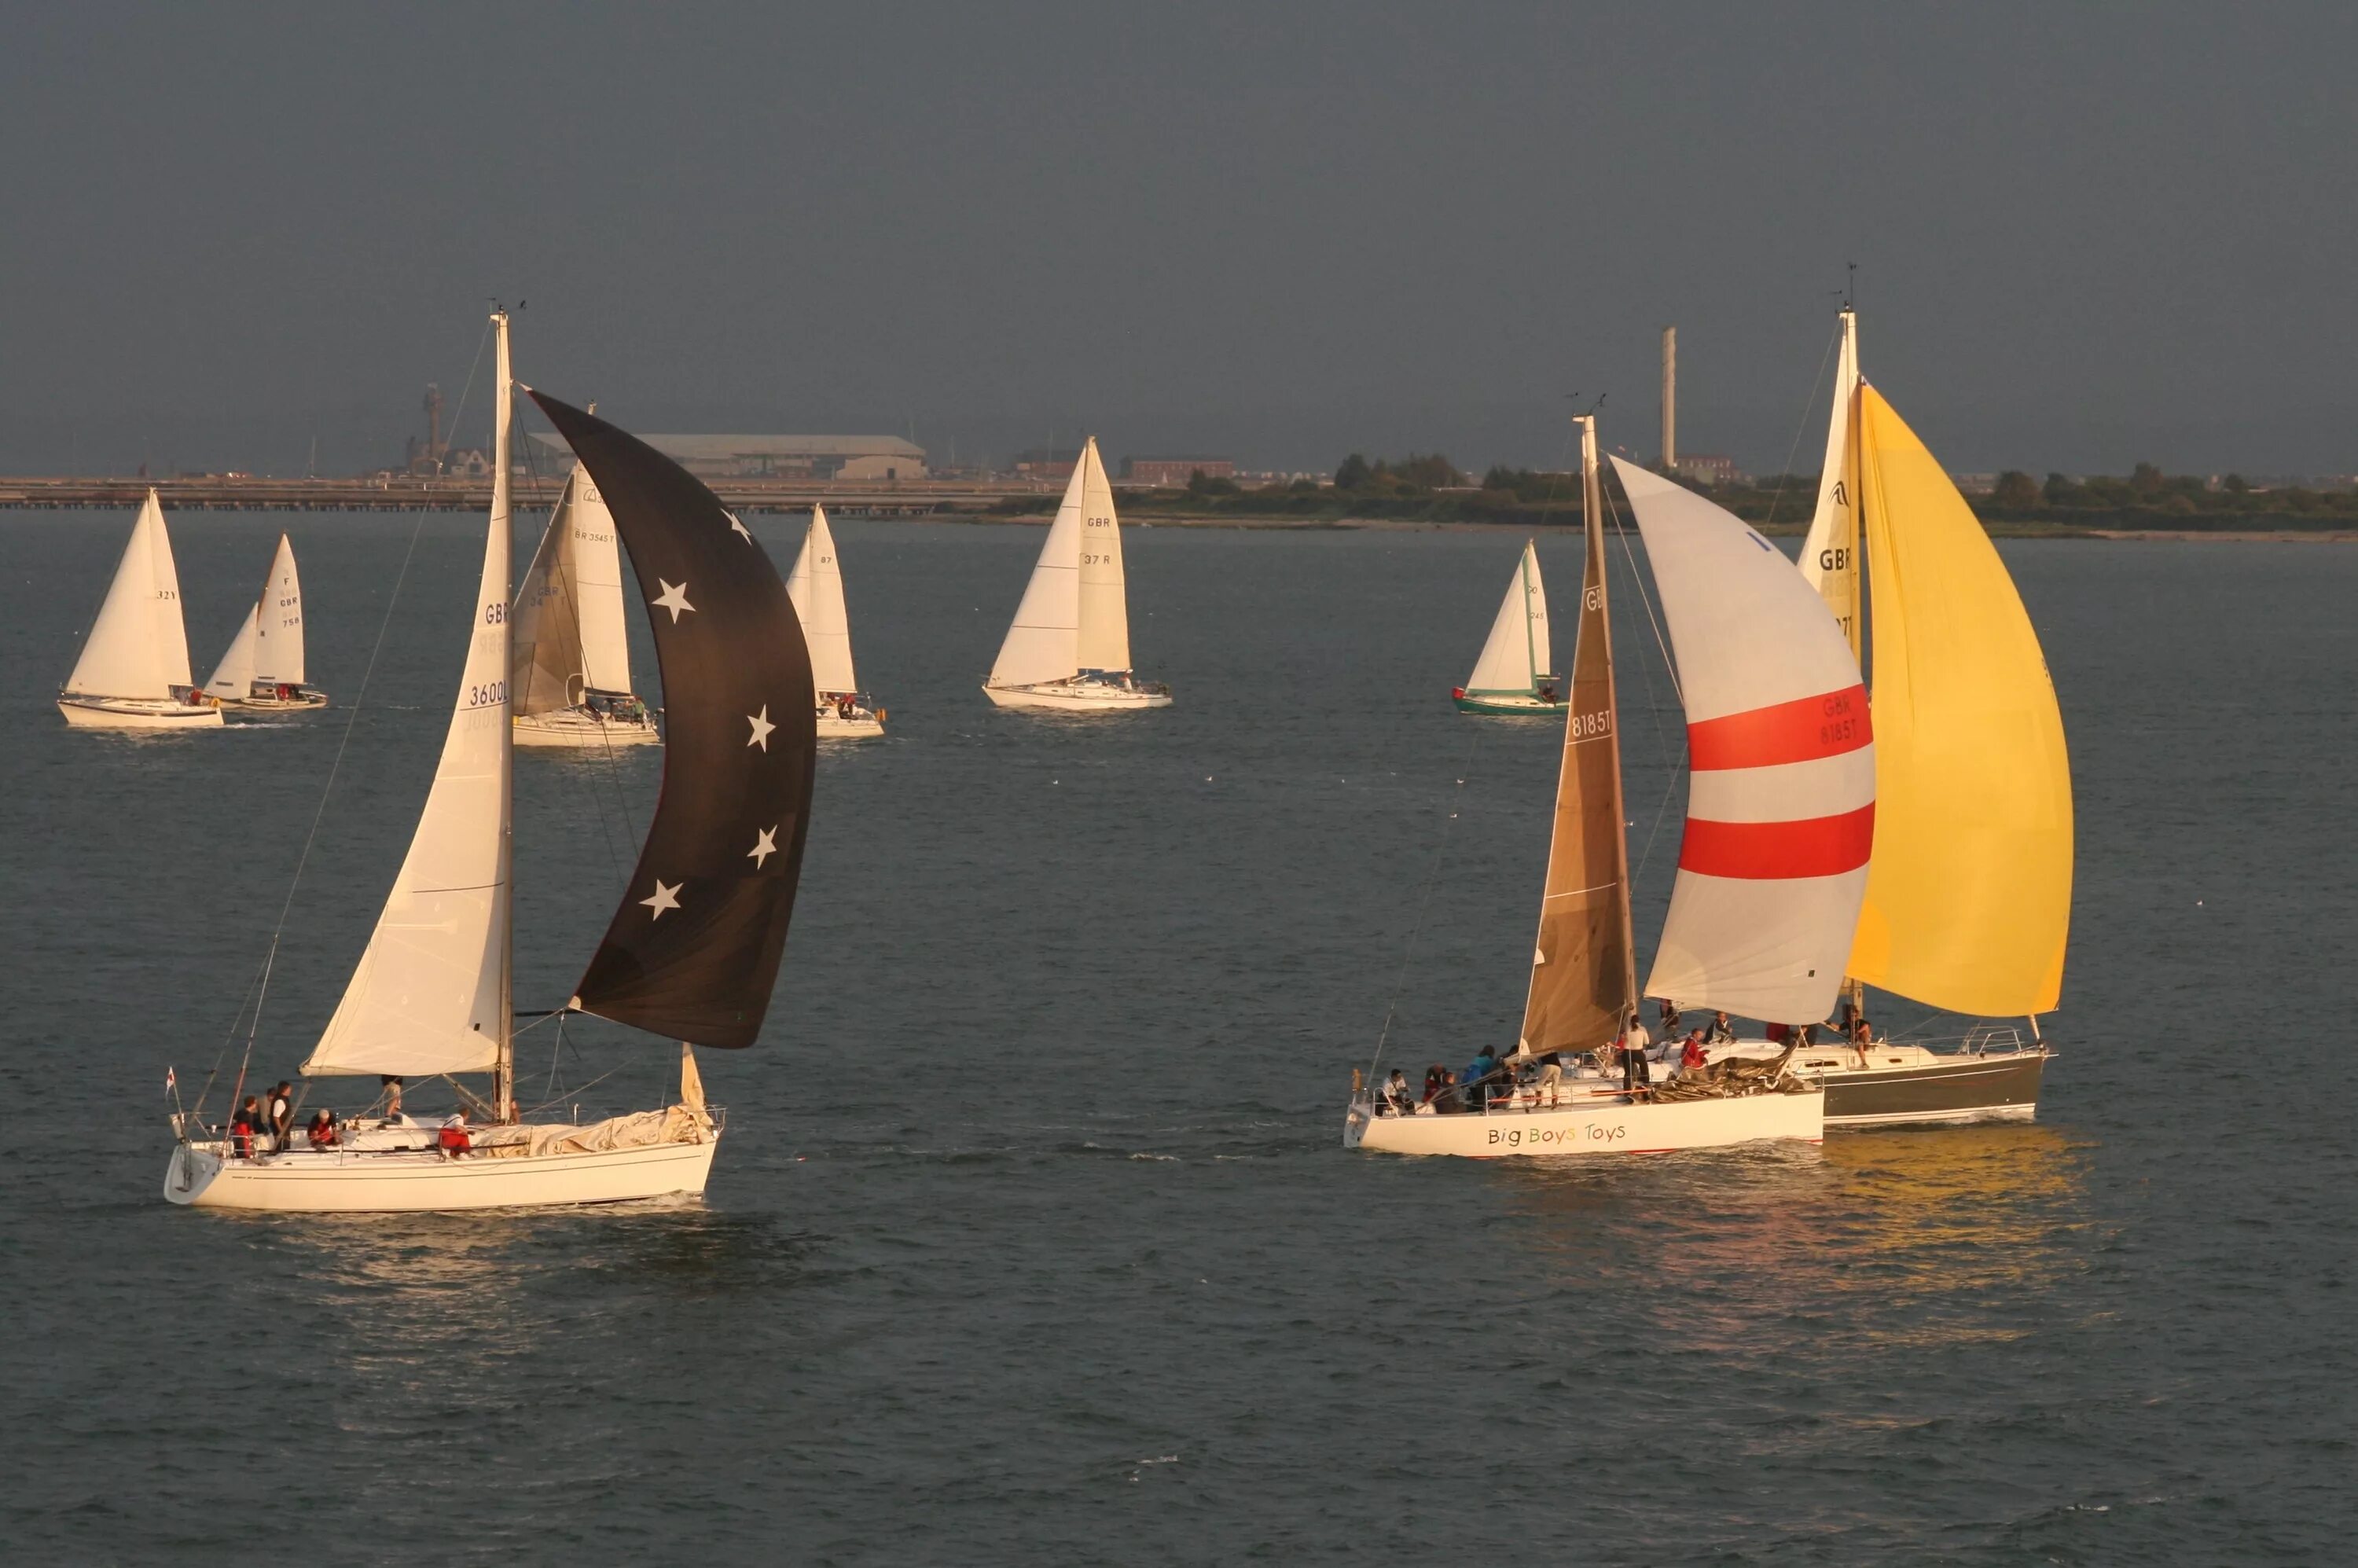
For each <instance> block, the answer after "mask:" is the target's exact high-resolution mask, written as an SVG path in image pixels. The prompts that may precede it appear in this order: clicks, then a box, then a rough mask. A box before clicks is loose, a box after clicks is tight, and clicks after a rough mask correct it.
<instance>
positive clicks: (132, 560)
mask: <svg viewBox="0 0 2358 1568" xmlns="http://www.w3.org/2000/svg"><path fill="white" fill-rule="evenodd" d="M188 684H189V634H188V632H187V630H186V628H184V627H183V626H182V624H181V622H180V574H179V570H178V568H177V567H175V566H174V565H173V562H172V540H171V536H170V535H168V533H167V532H166V531H165V528H164V505H163V503H161V502H160V501H158V500H157V499H156V492H154V491H152V490H151V491H149V492H147V500H146V503H145V504H143V505H142V506H141V507H140V508H139V521H138V522H136V523H135V524H132V528H131V542H130V543H129V544H127V545H125V546H124V548H123V559H122V560H121V561H120V562H119V563H118V564H117V565H116V567H115V568H114V582H113V583H112V584H110V585H109V586H108V588H107V590H106V601H105V602H104V603H103V604H102V605H100V606H99V611H98V620H97V621H96V622H93V623H92V626H91V629H90V636H89V638H88V640H86V641H85V642H84V643H82V647H81V658H79V659H77V660H75V661H74V667H73V674H71V675H70V676H67V677H66V684H65V689H66V690H68V691H70V692H79V693H81V694H82V695H83V696H87V697H170V696H171V695H172V687H175V686H187V685H188Z"/></svg>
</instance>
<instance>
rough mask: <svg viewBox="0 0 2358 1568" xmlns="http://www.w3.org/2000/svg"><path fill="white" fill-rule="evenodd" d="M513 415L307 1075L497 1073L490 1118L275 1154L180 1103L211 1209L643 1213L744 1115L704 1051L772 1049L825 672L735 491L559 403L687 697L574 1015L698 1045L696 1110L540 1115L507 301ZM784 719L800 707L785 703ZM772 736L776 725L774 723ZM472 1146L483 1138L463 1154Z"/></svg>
mask: <svg viewBox="0 0 2358 1568" xmlns="http://www.w3.org/2000/svg"><path fill="white" fill-rule="evenodd" d="M492 324H493V328H494V330H495V332H496V334H497V355H496V361H495V362H496V366H497V372H496V373H497V376H498V391H497V401H498V428H497V432H496V434H495V436H494V440H493V445H494V449H495V468H494V473H493V479H492V511H491V522H490V527H489V528H488V530H487V533H486V537H485V540H484V550H483V566H482V575H481V582H480V586H479V589H478V592H477V595H476V601H475V604H474V606H473V613H472V616H471V629H470V633H469V643H468V654H467V663H466V667H465V670H464V672H463V673H462V675H461V677H460V686H459V695H458V698H457V701H456V703H455V704H454V708H453V712H452V714H451V719H450V726H449V731H448V733H447V734H446V736H445V739H444V741H443V747H442V753H441V758H440V761H439V762H438V766H437V768H436V771H435V776H434V783H433V785H432V787H431V789H430V790H429V791H428V793H427V800H426V806H425V809H424V811H423V813H422V814H421V815H420V817H419V819H418V825H417V829H416V835H415V837H414V838H412V839H411V841H410V846H409V853H408V855H407V857H406V859H405V860H403V862H402V867H401V871H400V872H399V873H398V875H397V876H396V877H395V881H394V886H393V891H392V892H391V894H390V895H389V896H388V897H387V899H386V901H385V905H384V913H383V914H381V915H380V916H379V917H378V921H377V925H376V928H375V930H374V932H373V934H372V935H371V936H370V939H369V943H368V946H367V948H366V950H365V951H364V952H363V953H362V956H361V959H360V963H359V965H358V966H357V967H356V968H355V969H354V971H353V974H352V980H351V982H350V983H349V984H348V985H347V987H346V988H345V990H344V995H343V999H342V1000H341V1002H340V1003H339V1004H338V1005H337V1008H336V1011H335V1014H334V1016H333V1017H332V1018H331V1019H330V1021H329V1023H328V1026H327V1028H326V1030H325V1032H324V1033H322V1034H321V1035H320V1037H319V1041H318V1043H317V1044H315V1045H314V1046H313V1047H312V1050H311V1054H310V1056H309V1058H308V1060H307V1061H306V1062H305V1063H304V1064H303V1072H304V1074H305V1075H306V1076H312V1077H319V1076H336V1075H353V1076H360V1075H372V1074H373V1075H380V1076H402V1077H410V1078H421V1077H444V1078H448V1079H449V1081H450V1082H452V1083H453V1084H454V1085H456V1084H458V1082H459V1080H460V1076H463V1075H471V1074H488V1075H489V1076H490V1087H489V1093H488V1095H485V1096H481V1097H477V1096H474V1095H472V1094H471V1093H469V1094H468V1096H467V1098H470V1099H472V1100H474V1101H475V1102H476V1103H478V1104H480V1105H481V1106H483V1107H484V1108H485V1109H486V1112H487V1120H488V1122H489V1125H487V1126H484V1127H481V1128H480V1129H475V1130H469V1131H468V1132H467V1133H466V1134H465V1135H464V1136H463V1137H461V1138H459V1139H457V1140H455V1141H454V1143H453V1145H452V1146H450V1147H445V1146H443V1144H442V1135H441V1132H440V1130H436V1129H431V1128H427V1127H423V1126H421V1125H420V1124H419V1123H417V1122H416V1121H413V1120H410V1119H406V1118H402V1117H398V1116H395V1117H391V1118H387V1119H381V1120H379V1121H377V1122H375V1123H373V1124H370V1123H368V1122H366V1121H362V1122H359V1123H356V1124H354V1125H353V1126H352V1127H351V1128H349V1129H348V1130H346V1132H345V1135H344V1136H343V1137H342V1138H341V1141H339V1143H338V1144H337V1145H336V1146H334V1147H330V1148H315V1149H303V1150H295V1149H286V1150H271V1149H268V1148H266V1147H265V1142H266V1141H265V1140H259V1139H251V1138H248V1137H246V1136H244V1135H243V1131H242V1130H240V1129H235V1128H233V1129H229V1130H223V1129H222V1128H220V1127H218V1126H214V1125H211V1124H208V1123H207V1122H206V1120H205V1119H204V1116H203V1111H202V1106H201V1103H200V1106H199V1107H198V1108H197V1109H196V1110H193V1111H183V1112H180V1113H178V1114H176V1115H175V1117H174V1118H173V1125H174V1131H175V1134H176V1137H177V1140H178V1146H177V1147H176V1148H175V1149H174V1151H173V1152H172V1155H171V1157H170V1160H169V1162H168V1166H167V1169H166V1173H165V1179H164V1195H165V1197H166V1198H167V1199H168V1200H169V1201H171V1202H172V1203H175V1204H179V1205H184V1206H190V1207H198V1208H240V1209H266V1210H275V1211H278V1212H296V1213H337V1212H358V1211H381V1210H425V1211H431V1210H443V1209H469V1208H489V1207H516V1206H547V1205H571V1204H596V1203H617V1202H622V1201H625V1200H631V1199H641V1198H654V1197H664V1196H669V1195H690V1196H692V1195H698V1194H701V1193H702V1192H703V1190H704V1186H705V1182H706V1180H707V1178H708V1175H709V1173H710V1171H711V1168H712V1160H713V1156H714V1153H715V1152H716V1151H717V1149H718V1145H719V1141H720V1135H721V1130H722V1119H721V1117H720V1115H719V1112H718V1111H716V1110H714V1109H712V1108H708V1107H707V1105H706V1104H705V1101H704V1093H703V1087H702V1081H701V1077H700V1075H699V1074H698V1069H697V1065H696V1058H695V1053H694V1047H695V1046H696V1045H699V1044H700V1045H705V1046H708V1047H719V1048H723V1049H735V1048H742V1047H744V1046H748V1045H751V1044H752V1043H753V1041H754V1038H755V1036H756V1035H757V1034H758V1033H760V1030H761V1026H762V1020H763V1016H764V1014H765V1013H766V1011H767V1010H768V1007H769V1002H770V996H771V990H772V987H773V982H774V981H775V979H776V975H777V968H778V962H779V958H780V957H781V955H782V953H783V951H784V945H785V936H786V926H787V923H788V920H789V919H790V917H791V915H792V914H793V909H794V897H795V885H796V882H797V881H798V879H799V876H800V872H801V866H802V857H803V846H804V840H805V837H806V832H807V828H808V822H809V806H810V795H811V781H812V766H813V759H814V757H815V756H816V752H817V748H816V745H815V743H814V738H813V734H812V729H811V724H810V720H809V718H808V715H809V714H810V708H809V706H808V704H807V702H806V700H805V696H806V693H807V692H808V691H809V689H810V663H809V658H808V655H807V654H806V652H805V650H804V647H803V643H802V638H801V633H799V631H798V630H797V629H796V626H795V614H794V609H793V606H792V604H791V602H790V601H789V600H788V599H787V597H786V591H785V584H784V581H783V580H782V579H780V578H779V576H778V573H777V569H776V568H775V567H773V565H771V563H770V559H769V557H768V556H767V555H766V554H765V553H764V552H763V550H762V548H761V546H759V545H758V544H757V543H755V542H754V541H753V540H752V536H751V535H749V534H746V533H745V532H744V530H743V529H742V528H741V527H739V526H737V525H736V524H735V521H734V519H732V518H731V517H730V515H729V514H727V513H726V512H725V511H723V510H722V509H721V507H720V504H719V502H718V501H716V500H714V499H713V496H712V493H711V492H710V491H708V490H707V489H706V488H705V487H704V486H703V485H702V484H700V483H699V482H698V481H696V480H695V479H694V478H693V477H692V476H691V475H689V474H688V473H687V471H686V470H682V469H680V468H679V467H678V466H677V465H676V464H675V463H673V462H672V461H671V460H669V459H667V458H665V457H664V456H662V455H661V454H660V453H658V452H656V451H655V450H654V449H652V448H650V447H647V446H645V445H644V443H642V442H640V441H638V440H636V439H634V438H632V437H631V436H629V435H626V434H624V433H623V432H622V431H621V430H618V429H615V428H614V427H612V426H611V425H608V424H606V423H605V422H604V421H602V420H600V419H598V418H597V417H595V416H591V415H589V414H585V413H582V412H580V411H579V410H578V409H575V408H572V407H570V406H567V405H565V404H562V403H559V402H557V400H555V399H554V398H549V397H545V396H542V395H539V394H537V393H535V394H533V396H534V400H535V402H536V403H538V404H539V406H540V407H541V409H542V411H543V412H544V413H545V414H546V415H547V416H548V417H549V419H550V420H551V421H552V422H553V423H554V424H555V425H556V426H557V429H558V431H559V432H560V433H561V434H562V435H563V436H564V437H565V438H566V439H567V440H568V442H569V443H570V444H571V446H572V447H573V449H574V451H575V453H576V454H577V455H578V456H579V458H580V460H581V462H582V464H583V467H584V469H585V470H586V471H588V472H589V473H590V474H591V475H593V476H594V477H595V478H596V480H597V481H598V483H599V485H600V488H601V489H602V490H603V491H604V492H605V493H606V494H607V495H608V496H609V497H610V498H611V503H612V509H613V514H614V517H615V520H616V523H617V524H618V528H619V531H620V534H621V536H622V540H623V542H624V543H625V544H627V545H628V546H629V547H630V552H631V557H632V563H633V568H635V571H636V575H637V579H638V585H639V589H640V593H641V596H642V597H643V598H644V600H645V601H646V602H647V603H648V604H649V605H650V606H651V607H652V608H653V609H654V610H655V611H661V613H658V614H655V615H654V642H655V654H656V657H657V659H658V661H659V662H660V663H661V664H662V665H663V668H664V673H665V676H666V677H667V682H666V684H667V686H668V687H670V688H671V689H673V690H676V691H677V692H678V693H680V694H681V696H680V697H679V698H678V699H677V700H676V701H675V702H674V704H673V707H672V730H671V737H670V742H671V743H670V744H669V745H668V746H667V747H666V749H665V779H664V787H663V791H662V795H661V799H660V801H659V803H658V805H657V806H656V808H655V814H654V819H653V821H652V822H651V823H650V824H649V825H648V828H647V835H646V840H645V843H644V846H643V848H642V849H641V852H640V857H639V862H638V865H637V868H636V869H635V870H634V871H633V873H632V875H631V878H630V881H629V883H628V885H627V887H626V888H625V891H624V892H623V893H622V897H621V900H620V902H619V903H618V905H617V907H616V909H615V912H614V914H613V917H612V919H611V922H610V923H609V925H608V926H607V930H606V934H605V936H604V938H603V939H602V940H601V941H600V944H599V946H598V949H597V951H596V953H595V954H594V955H593V956H592V957H591V958H590V964H589V967H588V969H587V970H586V972H585V973H584V974H583V976H582V978H581V979H580V981H579V984H578V985H577V986H576V987H575V988H574V992H573V995H572V997H571V998H570V1000H568V1001H567V1002H566V1004H565V1006H564V1007H563V1008H562V1009H559V1010H557V1011H561V1012H576V1013H587V1014H593V1015H596V1016H599V1017H602V1018H606V1019H610V1020H612V1021H614V1022H621V1023H625V1024H629V1025H631V1026H633V1027H635V1028H638V1029H642V1030H645V1031H648V1032H649V1033H656V1034H660V1035H664V1036H666V1037H668V1038H670V1039H673V1040H676V1041H678V1042H679V1043H680V1044H679V1051H680V1088H679V1095H678V1098H677V1099H676V1102H674V1103H672V1104H669V1105H666V1106H665V1107H663V1108H660V1109H657V1110H649V1111H640V1112H636V1113H633V1114H630V1115H624V1116H617V1117H611V1118H608V1119H604V1120H600V1121H594V1122H590V1123H586V1124H575V1123H571V1122H562V1121H541V1120H533V1119H525V1118H524V1117H521V1116H519V1115H518V1113H517V1106H516V1100H515V1053H514V1037H513V1020H514V1016H515V1013H514V1007H513V1003H512V1001H511V976H512V972H513V963H512V957H511V954H512V949H513V946H514V920H513V907H514V905H513V896H512V895H513V881H514V878H513V869H512V868H513V859H512V855H511V832H510V827H511V818H512V811H513V795H514V791H513V781H514V728H513V726H512V725H511V724H510V722H509V719H510V714H509V687H508V679H507V676H508V672H509V669H510V661H511V658H512V654H513V650H512V648H511V645H510V643H511V628H512V626H513V625H514V622H513V621H512V619H511V618H510V616H509V614H508V607H509V598H508V561H509V544H510V533H509V529H510V504H509V491H508V475H509V471H510V468H509V436H510V426H511V418H510V412H511V406H512V388H513V384H512V381H511V378H510V373H509V361H508V341H507V319H506V317H505V315H504V314H496V315H494V316H493V318H492ZM773 714H774V715H775V716H776V717H775V718H774V719H773V718H771V717H770V716H771V715H773ZM749 730H750V732H751V733H750V738H749ZM460 1144H463V1145H465V1147H463V1148H460V1147H458V1145H460Z"/></svg>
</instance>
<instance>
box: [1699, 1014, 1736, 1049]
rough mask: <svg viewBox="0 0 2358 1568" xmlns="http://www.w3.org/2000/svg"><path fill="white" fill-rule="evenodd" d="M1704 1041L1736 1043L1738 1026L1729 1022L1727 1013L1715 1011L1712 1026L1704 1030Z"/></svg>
mask: <svg viewBox="0 0 2358 1568" xmlns="http://www.w3.org/2000/svg"><path fill="white" fill-rule="evenodd" d="M1703 1043H1704V1044H1706V1045H1733V1044H1736V1028H1735V1026H1734V1025H1733V1024H1731V1023H1729V1022H1727V1014H1725V1013H1724V1012H1714V1013H1713V1014H1712V1015H1711V1027H1710V1028H1709V1029H1707V1030H1705V1031H1704V1036H1703Z"/></svg>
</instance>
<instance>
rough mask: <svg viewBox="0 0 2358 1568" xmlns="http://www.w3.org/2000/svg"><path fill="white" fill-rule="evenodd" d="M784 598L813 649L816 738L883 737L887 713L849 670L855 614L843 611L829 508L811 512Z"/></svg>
mask: <svg viewBox="0 0 2358 1568" xmlns="http://www.w3.org/2000/svg"><path fill="white" fill-rule="evenodd" d="M786 593H787V596H788V597H789V598H791V599H792V600H794V604H795V615H796V616H797V617H799V618H800V619H801V621H802V623H803V641H804V642H805V643H808V644H809V645H810V658H811V684H812V686H813V687H814V688H815V690H814V691H813V693H812V697H813V700H814V704H815V706H816V708H817V712H818V736H819V739H820V740H822V741H824V740H826V739H827V738H828V737H830V736H833V737H835V738H836V739H838V740H851V739H856V738H858V737H860V736H863V735H882V733H884V710H883V709H882V708H879V707H877V706H876V704H875V702H874V701H873V699H871V697H869V696H868V694H867V693H866V692H863V691H861V690H860V677H859V676H857V675H855V674H853V673H852V668H851V614H850V611H848V610H847V609H845V608H844V602H843V568H842V567H841V566H840V565H839V564H838V562H837V560H836V558H835V532H834V530H832V529H830V528H829V527H828V526H827V508H826V507H824V506H818V505H814V506H812V508H811V524H810V532H809V533H808V534H807V535H804V537H803V552H802V554H801V555H799V556H796V557H795V569H794V572H793V574H792V575H791V576H789V577H788V578H787V579H786Z"/></svg>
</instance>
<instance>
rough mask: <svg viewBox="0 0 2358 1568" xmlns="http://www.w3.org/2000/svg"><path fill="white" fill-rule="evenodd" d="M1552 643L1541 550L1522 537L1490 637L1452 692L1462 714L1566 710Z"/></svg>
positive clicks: (1559, 711) (1491, 624)
mask: <svg viewBox="0 0 2358 1568" xmlns="http://www.w3.org/2000/svg"><path fill="white" fill-rule="evenodd" d="M1554 657H1555V655H1554V652H1553V650H1552V649H1551V648H1550V647H1549V646H1548V611H1547V587H1546V585H1545V584H1543V583H1542V582H1541V580H1540V553H1539V550H1538V548H1537V546H1536V545H1535V543H1534V542H1533V541H1531V540H1529V539H1526V540H1524V541H1523V554H1522V558H1521V559H1520V560H1519V561H1517V562H1516V563H1515V575H1514V577H1513V579H1511V580H1509V582H1508V584H1507V597H1506V598H1505V599H1504V600H1500V601H1499V604H1498V619H1496V620H1494V621H1492V622H1490V640H1489V641H1488V642H1487V643H1483V644H1482V656H1481V657H1480V658H1478V659H1476V660H1475V661H1474V673H1473V674H1472V675H1470V676H1466V684H1465V685H1464V686H1461V687H1457V688H1456V689H1455V691H1453V692H1451V693H1450V694H1449V695H1450V697H1451V698H1452V699H1453V700H1455V702H1456V704H1457V711H1458V712H1460V713H1561V712H1563V708H1564V701H1563V696H1562V694H1561V692H1560V691H1559V690H1558V687H1557V679H1556V676H1555V675H1554V674H1553V672H1552V665H1553V663H1554Z"/></svg>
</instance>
